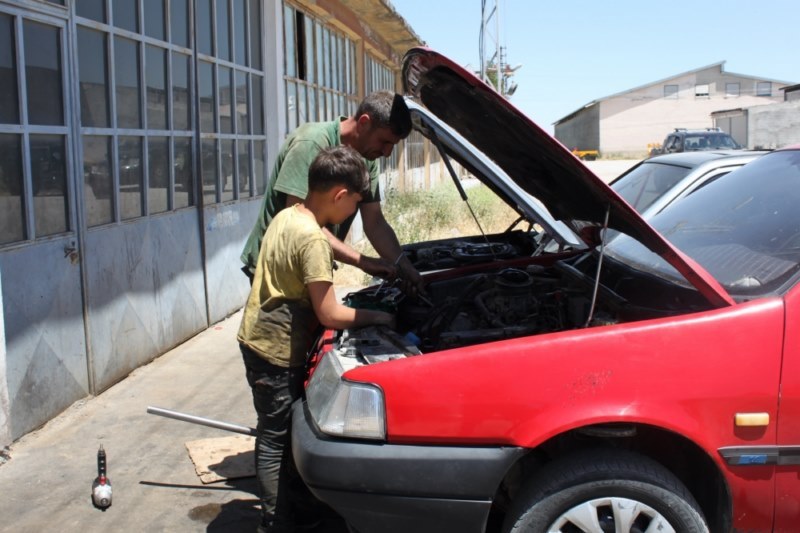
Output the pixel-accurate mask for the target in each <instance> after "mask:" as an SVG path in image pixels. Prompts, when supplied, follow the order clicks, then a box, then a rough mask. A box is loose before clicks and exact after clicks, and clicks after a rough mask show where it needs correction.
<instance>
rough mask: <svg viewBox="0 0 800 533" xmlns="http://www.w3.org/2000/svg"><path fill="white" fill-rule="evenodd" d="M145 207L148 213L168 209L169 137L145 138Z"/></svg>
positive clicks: (161, 211)
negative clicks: (146, 180) (146, 186)
mask: <svg viewBox="0 0 800 533" xmlns="http://www.w3.org/2000/svg"><path fill="white" fill-rule="evenodd" d="M147 173H148V175H147V177H148V180H149V181H148V188H147V207H148V211H149V212H150V214H153V213H163V212H164V211H167V210H168V209H169V204H168V203H167V202H168V191H169V137H150V138H149V139H147Z"/></svg>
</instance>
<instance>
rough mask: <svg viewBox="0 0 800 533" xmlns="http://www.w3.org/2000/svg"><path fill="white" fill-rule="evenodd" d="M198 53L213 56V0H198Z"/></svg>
mask: <svg viewBox="0 0 800 533" xmlns="http://www.w3.org/2000/svg"><path fill="white" fill-rule="evenodd" d="M195 31H197V51H198V52H200V53H201V54H206V55H209V56H210V55H211V54H212V49H211V0H197V28H196V30H195Z"/></svg>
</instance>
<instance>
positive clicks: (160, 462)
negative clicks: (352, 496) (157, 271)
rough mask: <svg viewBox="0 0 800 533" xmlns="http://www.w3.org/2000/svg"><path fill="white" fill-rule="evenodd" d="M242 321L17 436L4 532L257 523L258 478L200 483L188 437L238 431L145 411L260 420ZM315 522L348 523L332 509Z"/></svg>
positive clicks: (337, 529) (330, 530) (5, 471)
mask: <svg viewBox="0 0 800 533" xmlns="http://www.w3.org/2000/svg"><path fill="white" fill-rule="evenodd" d="M240 320H241V311H240V312H239V313H236V314H234V315H233V316H231V317H230V318H228V319H227V320H224V321H222V322H220V323H218V324H215V325H214V326H212V327H211V328H209V329H208V330H206V331H204V332H202V333H200V334H199V335H197V336H195V337H194V338H192V339H190V340H189V341H187V342H185V343H183V344H181V345H180V346H178V347H176V348H175V349H173V350H172V351H170V352H168V353H167V354H165V355H163V356H161V357H159V358H158V359H156V360H155V361H153V362H152V363H150V364H149V365H147V366H144V367H142V368H139V369H137V370H136V371H134V372H133V373H131V374H130V376H129V377H127V378H126V379H124V380H123V381H121V382H120V383H118V384H117V385H115V386H113V387H112V388H110V389H108V390H107V391H105V392H103V393H102V394H100V395H99V396H97V397H94V398H89V399H86V400H84V401H81V402H78V403H76V404H74V405H73V406H71V407H70V408H69V409H67V411H65V412H64V413H62V414H61V415H60V416H58V417H57V418H55V419H53V420H51V421H50V422H49V423H48V424H46V425H45V426H44V427H42V428H41V429H39V430H37V431H34V432H32V433H29V434H28V435H26V436H24V437H23V438H21V439H20V440H18V441H17V442H15V443H13V444H12V445H11V447H10V451H9V455H10V459H8V460H7V461H5V464H2V465H0V494H2V498H0V517H2V518H1V519H0V531H15V532H17V531H20V532H21V531H42V530H46V529H55V530H58V531H65V532H73V531H79V532H81V533H89V532H94V531H98V532H100V531H102V532H108V531H126V532H127V531H148V532H153V531H171V532H172V531H181V532H189V531H218V532H223V531H224V532H229V531H254V530H255V528H256V525H257V523H258V500H257V496H256V494H257V488H256V484H255V479H254V478H244V479H235V480H229V481H221V482H217V483H213V484H208V485H204V484H203V483H202V482H201V481H200V479H199V477H198V475H197V474H196V472H195V469H194V464H193V462H192V460H191V458H190V456H189V454H188V452H187V450H186V448H185V445H184V443H185V442H187V441H191V440H196V439H206V438H219V437H228V436H233V435H235V433H230V432H227V431H222V430H218V429H213V428H209V427H205V426H200V425H195V424H190V423H187V422H182V421H178V420H172V419H169V418H164V417H161V416H155V415H151V414H147V412H146V409H147V407H148V406H155V407H162V408H166V409H172V410H175V411H180V412H183V413H189V414H193V415H197V416H201V417H205V418H211V419H215V420H220V421H225V422H230V423H234V424H238V425H242V426H249V427H252V426H255V423H256V420H255V412H254V410H253V406H252V396H251V394H250V389H249V387H248V385H247V382H246V381H245V377H244V366H243V364H242V361H241V355H240V353H239V349H238V344H237V342H236V331H237V330H238V328H239V321H240ZM100 444H102V445H103V447H104V448H105V450H106V454H107V461H108V477H109V479H110V480H111V486H112V490H113V499H112V505H111V507H110V508H109V509H108V510H106V511H100V510H98V509H96V508H94V507H93V505H92V503H91V487H92V481H93V480H94V478H95V477H96V475H97V450H98V447H99V445H100ZM247 460H251V459H249V458H248V459H247ZM314 531H315V532H317V533H344V532H345V531H346V528H345V526H344V524H343V522H342V521H341V520H340V519H338V518H337V517H330V518H329V519H328V520H326V521H325V523H323V524H322V526H320V527H318V528H316V529H315V530H314Z"/></svg>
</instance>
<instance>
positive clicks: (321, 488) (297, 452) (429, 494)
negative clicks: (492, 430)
mask: <svg viewBox="0 0 800 533" xmlns="http://www.w3.org/2000/svg"><path fill="white" fill-rule="evenodd" d="M292 451H293V453H294V459H295V463H296V464H297V469H298V471H299V472H300V475H301V476H302V478H303V480H304V481H305V483H306V484H307V485H308V487H309V488H310V489H311V492H313V493H314V495H315V496H316V497H317V498H319V499H320V500H322V501H324V502H325V503H327V504H328V505H330V506H331V507H333V509H335V510H336V512H338V513H339V514H340V515H342V516H343V517H344V519H345V520H347V522H348V523H349V524H350V526H352V527H353V528H354V529H355V530H356V531H358V532H359V533H372V532H375V533H407V532H408V531H413V532H414V533H447V532H453V533H456V532H458V533H470V532H476V533H480V532H483V531H484V530H485V527H486V521H487V518H488V516H489V509H490V507H491V505H492V498H493V497H494V494H495V492H496V491H497V488H498V486H499V485H500V482H501V480H502V479H503V477H504V476H505V474H506V472H507V471H508V469H509V468H510V467H511V465H512V464H514V462H515V461H516V460H517V459H519V458H520V457H521V456H522V455H523V454H524V453H525V450H524V449H522V448H513V447H499V446H496V447H467V446H411V445H397V444H375V443H370V442H366V441H353V440H343V439H334V438H331V437H328V436H325V435H323V434H321V433H319V432H318V431H317V429H316V427H315V425H314V422H313V421H312V420H311V417H310V415H309V413H308V409H307V408H306V406H305V402H297V403H295V405H294V412H293V414H292Z"/></svg>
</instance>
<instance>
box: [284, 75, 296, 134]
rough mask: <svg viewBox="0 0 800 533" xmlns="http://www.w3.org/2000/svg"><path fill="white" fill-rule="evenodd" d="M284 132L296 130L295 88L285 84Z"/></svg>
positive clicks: (292, 85)
mask: <svg viewBox="0 0 800 533" xmlns="http://www.w3.org/2000/svg"><path fill="white" fill-rule="evenodd" d="M286 128H287V129H286V131H294V130H295V129H297V86H296V85H295V84H294V83H292V82H290V81H287V82H286Z"/></svg>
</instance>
